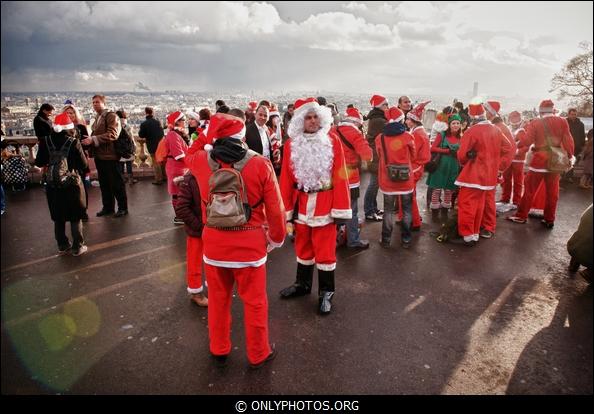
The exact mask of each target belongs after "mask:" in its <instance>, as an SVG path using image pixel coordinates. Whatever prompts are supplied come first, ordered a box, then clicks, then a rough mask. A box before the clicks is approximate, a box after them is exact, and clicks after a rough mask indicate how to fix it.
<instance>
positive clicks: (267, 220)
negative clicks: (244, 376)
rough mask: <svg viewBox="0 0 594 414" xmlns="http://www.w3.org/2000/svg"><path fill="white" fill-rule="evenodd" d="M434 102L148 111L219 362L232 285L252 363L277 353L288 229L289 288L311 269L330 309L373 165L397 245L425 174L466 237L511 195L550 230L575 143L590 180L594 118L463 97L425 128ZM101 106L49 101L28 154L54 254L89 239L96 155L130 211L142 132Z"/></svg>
mask: <svg viewBox="0 0 594 414" xmlns="http://www.w3.org/2000/svg"><path fill="white" fill-rule="evenodd" d="M429 103H430V101H428V102H422V103H419V104H417V105H416V106H413V105H412V102H411V99H410V98H409V97H407V96H402V97H401V98H400V99H399V100H398V104H397V105H390V103H389V102H388V100H387V99H386V98H385V97H383V96H381V95H373V96H372V97H371V98H370V106H371V110H370V111H369V113H368V114H367V115H365V116H364V115H362V114H361V112H360V110H359V109H358V108H356V107H355V106H354V105H349V106H348V107H347V108H346V110H345V113H344V114H343V115H342V116H340V115H339V113H338V108H337V107H336V105H335V104H327V102H326V100H325V99H324V98H323V97H318V98H303V99H299V100H297V101H296V102H295V103H294V104H292V105H290V106H289V108H288V110H287V112H286V113H285V114H283V115H282V116H281V114H280V112H279V110H278V108H277V106H276V105H275V104H273V103H270V102H268V101H265V100H263V101H260V102H256V101H253V102H250V103H249V104H248V106H247V109H245V110H244V109H239V108H229V107H228V106H227V105H225V103H224V102H223V101H217V102H216V109H215V111H214V113H211V111H210V110H209V109H207V108H204V109H202V110H200V111H199V112H198V113H195V112H190V113H187V114H184V113H183V112H182V111H174V112H172V113H170V114H168V115H167V117H166V123H167V125H166V128H165V129H164V128H163V127H162V125H161V123H160V122H159V121H158V120H157V119H156V118H155V116H154V113H153V110H152V109H151V108H146V109H145V113H146V120H145V121H144V122H143V123H142V124H141V126H140V130H139V132H138V136H139V137H140V138H144V139H145V141H146V144H147V148H148V152H149V154H150V156H151V159H152V162H153V168H154V181H153V184H155V185H160V184H162V183H164V182H165V179H166V180H167V181H166V182H167V191H168V193H169V194H170V195H171V203H172V206H173V210H174V212H175V218H174V223H175V224H183V225H184V227H185V230H186V233H187V257H188V260H187V274H186V276H187V290H188V293H189V294H190V297H191V300H192V301H193V302H195V303H196V304H197V305H199V306H205V307H208V317H209V324H208V329H209V337H210V351H211V354H212V355H213V357H214V359H215V361H216V362H217V363H218V364H220V365H224V364H225V363H226V360H227V357H228V355H229V353H230V352H231V340H230V328H231V299H232V290H233V286H234V284H237V291H238V293H239V296H240V298H241V300H242V301H243V305H244V312H245V325H246V339H247V355H248V360H249V361H250V365H251V366H252V367H253V368H258V367H261V366H262V365H263V364H265V363H266V362H267V361H270V360H272V359H273V358H274V357H275V356H276V348H275V346H274V344H272V343H270V341H269V335H268V302H267V300H268V299H267V295H266V266H265V263H266V260H267V255H268V254H269V253H270V252H271V251H272V250H273V249H275V248H278V247H281V246H282V245H283V242H284V240H285V237H286V236H287V235H289V236H291V237H292V238H293V239H294V248H295V255H296V262H297V268H296V276H295V281H294V283H293V284H291V285H290V286H288V287H286V288H284V289H283V290H281V292H280V296H281V298H283V299H290V298H296V297H300V296H304V295H308V294H310V293H311V290H312V285H313V274H314V270H315V268H317V273H318V305H317V311H318V312H319V313H320V314H322V315H327V314H329V313H331V310H332V300H333V297H334V294H335V278H334V272H335V269H336V248H337V245H339V244H342V243H344V244H346V246H347V248H350V249H354V250H365V249H368V248H369V245H370V243H369V241H368V240H364V239H362V238H361V233H360V231H361V226H360V220H359V217H358V199H359V197H360V187H361V174H362V171H364V170H365V171H367V172H368V173H369V178H370V179H369V183H368V186H367V188H366V189H365V194H364V195H363V197H364V200H363V206H364V218H362V220H367V221H376V222H382V226H381V234H379V235H378V239H379V244H380V245H381V246H382V247H383V248H389V247H390V246H391V244H392V240H393V237H392V233H393V231H394V224H395V223H400V233H401V235H400V244H401V246H402V248H404V249H408V248H410V246H411V244H412V243H413V237H414V236H413V234H414V232H415V231H418V230H419V229H420V227H421V223H422V217H421V214H420V213H419V207H418V203H417V191H416V189H417V184H418V182H419V181H421V180H422V179H424V177H425V176H426V177H427V178H426V183H427V187H428V192H427V203H428V207H429V208H430V210H431V217H432V221H434V222H436V223H445V222H447V221H452V220H455V223H456V226H455V227H456V235H457V237H459V240H460V242H461V243H463V244H464V245H466V246H469V247H472V246H474V245H476V244H477V243H478V242H479V240H480V238H485V239H489V238H491V237H493V235H494V234H495V231H496V222H497V219H496V218H497V211H498V210H500V211H501V209H502V207H505V208H506V211H510V210H516V209H517V211H516V212H515V213H514V214H513V215H511V216H509V217H507V218H509V219H510V220H512V221H513V222H515V223H519V224H523V223H526V222H527V217H528V215H529V213H530V211H531V209H541V210H542V224H543V225H544V226H545V227H546V228H547V229H552V228H553V227H554V223H555V218H556V209H557V201H558V198H559V180H560V178H561V176H562V175H565V176H566V177H567V179H571V167H572V164H571V160H572V158H574V155H577V156H578V162H577V163H575V165H581V166H582V169H583V173H582V178H581V179H580V185H581V186H582V187H584V188H592V130H590V131H588V133H587V140H586V134H585V130H584V128H583V124H581V130H580V126H579V124H578V121H579V119H577V118H576V116H575V111H574V110H570V111H569V117H568V118H567V119H565V118H562V117H559V116H557V111H556V109H555V107H554V104H553V102H552V101H550V100H544V101H542V102H541V103H540V105H539V115H540V117H538V118H535V119H525V117H523V116H522V114H521V113H520V112H518V111H512V112H510V113H509V115H508V116H507V118H506V119H507V123H506V122H505V118H504V117H503V116H502V113H501V104H500V103H499V102H497V101H485V102H480V103H471V104H469V105H468V106H467V107H464V105H463V104H462V103H461V102H455V103H454V105H452V106H448V107H446V108H444V109H443V110H442V111H440V112H439V113H438V115H437V119H436V122H435V123H434V125H433V127H432V129H431V131H429V132H427V131H425V129H424V127H423V123H422V120H423V115H424V111H425V110H426V107H427V105H428V104H429ZM92 105H93V109H94V110H95V112H96V117H95V118H94V120H93V121H92V123H91V125H90V128H89V127H88V126H87V125H85V122H84V119H82V117H81V116H80V112H79V110H78V108H77V107H76V106H75V105H74V104H73V103H72V102H66V103H65V105H64V107H63V108H62V111H61V113H60V114H58V115H56V116H55V118H54V119H53V121H52V117H53V112H54V108H53V107H52V106H51V105H49V104H44V105H43V106H42V107H41V109H40V111H39V114H38V115H37V117H36V118H35V120H34V126H35V131H36V134H37V136H38V139H39V150H38V152H37V157H36V160H35V164H36V165H37V166H38V167H40V168H42V169H43V170H44V172H45V174H44V176H45V183H46V194H47V200H48V205H49V210H50V215H51V219H52V220H53V221H54V227H55V238H56V241H57V244H58V252H59V254H61V255H63V254H67V253H71V254H72V255H74V256H78V255H81V254H83V253H85V252H86V251H87V247H86V244H85V242H84V235H83V226H82V223H81V222H82V221H84V220H87V219H88V215H87V204H88V195H87V193H86V191H87V187H86V186H85V182H87V181H88V180H85V177H88V176H89V174H90V169H89V163H88V161H87V159H88V158H89V157H92V158H93V159H94V162H95V166H96V168H97V174H98V180H99V184H100V191H101V200H102V208H101V210H100V211H99V212H97V213H96V215H97V217H105V216H113V217H117V218H121V217H124V216H126V215H127V214H128V203H127V196H126V186H125V178H124V166H127V173H128V180H129V182H130V183H131V184H133V183H134V182H135V181H134V180H135V178H134V177H133V174H132V168H131V162H132V160H133V155H130V154H129V152H128V153H125V152H123V150H121V148H122V145H123V144H122V142H124V143H125V142H128V141H132V142H133V141H134V140H133V139H132V137H131V133H130V131H129V129H128V128H127V126H126V118H127V115H126V113H125V111H117V112H114V111H111V110H109V109H108V108H107V106H106V98H105V96H103V95H96V96H94V97H93V100H92ZM576 119H577V121H576ZM580 122H581V121H580ZM580 131H581V132H580ZM578 151H579V152H578ZM525 169H526V170H525ZM425 172H427V173H428V174H425ZM584 177H585V178H584ZM498 185H501V186H502V193H501V199H500V200H499V201H497V200H496V198H495V194H496V188H497V186H498ZM378 191H379V192H381V193H382V195H383V209H380V208H379V205H378V203H377V198H378V197H377V195H378ZM116 205H117V210H116ZM590 217H591V208H590ZM362 220H361V221H362ZM66 222H70V223H71V231H72V243H71V242H70V241H69V239H68V237H67V236H66V233H65V223H66ZM590 222H591V218H590ZM238 235H241V236H240V237H237V236H238ZM586 238H587V237H586ZM589 243H590V246H591V243H592V242H591V232H590V236H589ZM576 249H577V248H574V250H576ZM578 250H579V249H578ZM590 250H591V247H590ZM582 256H583V255H582ZM587 260H588V259H584V258H583V257H581V256H580V259H579V260H578V259H576V260H574V261H573V262H572V265H573V267H574V268H575V264H576V263H577V265H578V267H579V265H580V264H582V265H585V266H586V267H587V271H588V272H591V257H590V259H589V262H587ZM584 261H586V262H584ZM203 265H204V269H205V276H206V281H207V283H206V282H205V283H204V284H205V285H206V286H207V287H208V297H207V296H206V295H205V293H204V292H205V290H204V286H203V282H202V276H203V275H202V267H203ZM590 274H591V273H590Z"/></svg>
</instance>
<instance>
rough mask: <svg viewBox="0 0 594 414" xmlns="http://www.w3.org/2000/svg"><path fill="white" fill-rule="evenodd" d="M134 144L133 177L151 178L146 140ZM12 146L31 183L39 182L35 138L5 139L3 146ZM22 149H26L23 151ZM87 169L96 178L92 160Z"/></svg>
mask: <svg viewBox="0 0 594 414" xmlns="http://www.w3.org/2000/svg"><path fill="white" fill-rule="evenodd" d="M134 141H135V142H136V154H135V157H134V162H133V166H134V176H135V177H152V176H153V175H154V170H153V166H152V160H151V157H150V156H149V154H148V150H147V149H146V145H145V144H146V140H145V139H144V138H137V137H136V138H134ZM11 144H12V145H14V146H15V147H16V150H17V153H18V154H22V155H23V156H24V157H25V158H26V159H27V162H28V163H29V165H30V167H31V168H30V169H29V173H30V174H31V181H32V182H36V181H39V180H41V172H39V171H37V169H36V168H33V167H34V166H35V155H36V154H37V137H34V136H16V137H15V136H12V137H7V138H6V139H5V145H11ZM23 147H26V148H25V149H24V148H23ZM89 168H90V170H91V178H92V179H96V178H97V168H96V167H95V162H94V161H93V158H89Z"/></svg>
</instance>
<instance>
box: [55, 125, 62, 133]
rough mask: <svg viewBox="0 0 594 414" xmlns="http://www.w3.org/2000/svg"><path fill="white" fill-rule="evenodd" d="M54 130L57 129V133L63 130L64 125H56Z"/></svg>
mask: <svg viewBox="0 0 594 414" xmlns="http://www.w3.org/2000/svg"><path fill="white" fill-rule="evenodd" d="M54 131H56V132H57V133H60V132H62V125H54Z"/></svg>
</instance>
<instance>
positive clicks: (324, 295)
mask: <svg viewBox="0 0 594 414" xmlns="http://www.w3.org/2000/svg"><path fill="white" fill-rule="evenodd" d="M318 282H319V283H318V284H319V288H320V290H319V292H318V309H319V311H320V313H321V314H322V315H327V314H329V313H330V311H331V310H332V297H333V296H334V270H320V269H318Z"/></svg>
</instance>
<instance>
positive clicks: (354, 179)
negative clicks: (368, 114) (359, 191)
mask: <svg viewBox="0 0 594 414" xmlns="http://www.w3.org/2000/svg"><path fill="white" fill-rule="evenodd" d="M336 131H337V134H338V133H340V134H342V137H344V141H346V142H347V143H348V145H350V146H351V147H352V148H350V147H349V146H348V145H347V144H346V143H345V142H344V141H343V140H342V138H341V137H340V135H339V138H341V143H342V144H343V145H342V149H343V151H344V159H345V162H346V168H347V174H348V181H349V188H359V186H360V185H361V177H360V171H359V168H360V161H365V162H369V161H371V159H372V157H373V152H372V151H371V147H370V146H369V144H368V143H367V140H366V139H365V137H364V136H363V133H362V132H361V131H360V130H359V128H357V126H356V125H355V124H352V123H350V122H341V123H340V124H338V127H337V128H336Z"/></svg>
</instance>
